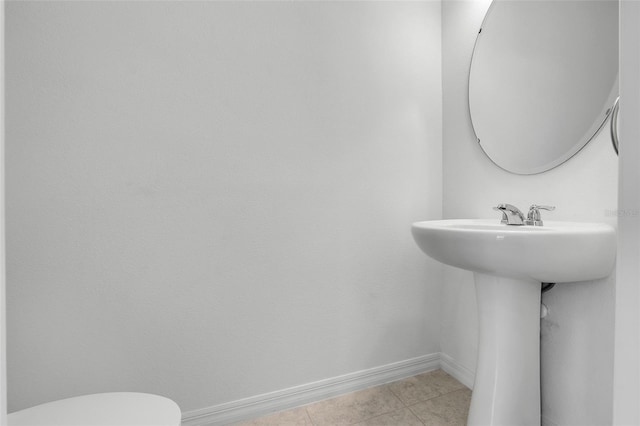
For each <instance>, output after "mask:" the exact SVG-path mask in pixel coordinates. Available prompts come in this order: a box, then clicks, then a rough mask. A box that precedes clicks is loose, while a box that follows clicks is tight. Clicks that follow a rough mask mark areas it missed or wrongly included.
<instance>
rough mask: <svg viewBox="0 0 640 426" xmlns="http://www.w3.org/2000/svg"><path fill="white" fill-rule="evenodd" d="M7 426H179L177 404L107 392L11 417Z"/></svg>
mask: <svg viewBox="0 0 640 426" xmlns="http://www.w3.org/2000/svg"><path fill="white" fill-rule="evenodd" d="M7 421H8V426H27V425H28V426H54V425H55V426H63V425H64V426H134V425H135V426H179V425H180V421H181V413H180V407H178V404H176V403H175V402H173V401H172V400H170V399H169V398H165V397H163V396H159V395H152V394H148V393H138V392H108V393H96V394H91V395H82V396H77V397H74V398H67V399H61V400H59V401H53V402H48V403H46V404H41V405H37V406H35V407H31V408H27V409H24V410H20V411H16V412H14V413H10V414H9V416H8V418H7Z"/></svg>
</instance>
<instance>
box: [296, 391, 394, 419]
mask: <svg viewBox="0 0 640 426" xmlns="http://www.w3.org/2000/svg"><path fill="white" fill-rule="evenodd" d="M306 408H307V412H308V413H309V417H311V421H312V422H313V424H314V425H315V426H323V425H331V426H337V425H350V424H354V423H358V422H361V421H364V420H367V419H370V418H372V417H376V416H380V415H382V414H385V413H390V412H392V411H396V410H399V409H402V408H403V405H402V402H400V400H399V399H398V398H397V397H396V396H395V395H394V394H393V392H391V391H390V390H389V387H388V385H384V386H376V387H374V388H369V389H365V390H361V391H358V392H353V393H350V394H347V395H343V396H339V397H336V398H333V399H328V400H326V401H320V402H316V403H315V404H311V405H307V406H306Z"/></svg>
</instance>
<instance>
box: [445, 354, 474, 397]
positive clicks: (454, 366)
mask: <svg viewBox="0 0 640 426" xmlns="http://www.w3.org/2000/svg"><path fill="white" fill-rule="evenodd" d="M440 368H442V369H443V370H444V371H445V372H446V373H447V374H449V375H450V376H452V377H453V378H455V379H456V380H458V381H459V382H460V383H462V384H463V385H465V386H466V387H468V388H469V389H473V382H474V381H475V377H476V375H475V372H473V371H471V370H469V369H468V368H467V367H465V366H464V365H462V364H460V363H458V361H456V360H455V359H453V358H451V357H450V356H449V355H447V354H445V353H444V352H441V353H440Z"/></svg>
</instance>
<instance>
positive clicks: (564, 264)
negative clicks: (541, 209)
mask: <svg viewBox="0 0 640 426" xmlns="http://www.w3.org/2000/svg"><path fill="white" fill-rule="evenodd" d="M411 231H412V233H413V238H414V239H415V240H416V243H417V244H418V246H419V247H420V249H421V250H422V251H423V252H424V253H426V254H427V255H428V256H429V257H432V258H434V259H436V260H438V261H440V262H442V263H446V264H447V265H451V266H456V267H458V268H462V269H467V270H469V271H474V272H481V273H484V274H490V275H497V276H502V277H510V278H518V279H529V280H534V281H538V282H554V283H559V282H570V281H587V280H594V279H598V278H603V277H606V276H607V275H609V274H610V273H611V270H612V269H613V265H614V263H615V258H616V233H615V230H614V229H613V228H612V227H611V226H609V225H605V224H600V223H578V222H553V221H545V222H544V226H526V225H525V226H511V225H503V224H501V223H499V221H496V220H484V219H455V220H433V221H426V222H416V223H414V224H413V227H412V229H411Z"/></svg>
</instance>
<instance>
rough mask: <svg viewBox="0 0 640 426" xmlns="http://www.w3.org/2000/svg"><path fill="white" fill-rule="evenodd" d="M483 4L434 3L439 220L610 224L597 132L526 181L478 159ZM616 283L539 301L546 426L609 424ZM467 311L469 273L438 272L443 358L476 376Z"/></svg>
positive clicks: (610, 172)
mask: <svg viewBox="0 0 640 426" xmlns="http://www.w3.org/2000/svg"><path fill="white" fill-rule="evenodd" d="M489 3H490V2H489V1H486V0H485V1H448V0H447V1H444V2H443V3H442V8H443V9H442V28H443V32H442V55H443V59H442V61H443V63H442V65H443V66H442V76H443V160H444V161H443V164H444V169H443V170H444V175H443V185H444V186H443V188H444V189H443V215H444V217H445V218H465V217H466V218H468V217H478V218H497V217H496V215H495V212H494V211H492V209H491V208H492V207H493V206H494V205H496V204H497V203H503V202H509V203H512V204H515V205H517V206H520V207H522V208H527V207H528V206H529V205H530V204H533V203H539V204H550V205H555V206H556V207H557V208H556V210H555V211H554V212H545V213H546V214H545V217H547V218H549V220H574V221H587V222H588V221H590V222H605V223H610V224H612V225H615V224H616V217H615V214H611V213H610V212H614V211H615V210H616V209H617V174H618V168H617V157H616V155H615V153H614V151H613V149H612V147H611V142H610V139H609V134H608V131H607V130H605V131H603V132H601V134H600V135H599V136H598V137H597V138H596V139H595V140H593V141H592V142H591V143H589V144H588V145H587V147H586V148H584V149H583V150H582V151H580V152H579V153H578V154H577V155H576V156H575V157H574V158H572V159H570V160H569V161H568V162H567V163H565V164H563V165H562V166H560V167H558V168H556V169H553V170H551V171H549V172H546V173H543V174H540V175H533V176H517V175H513V174H509V173H507V172H505V171H503V170H501V169H499V168H498V167H496V166H495V165H494V164H493V163H491V161H490V160H489V159H488V158H487V157H486V156H485V155H484V153H483V152H482V150H481V148H480V147H479V146H478V144H477V143H476V140H475V136H474V134H473V129H472V126H471V121H470V118H469V112H468V100H467V89H468V84H467V79H468V75H469V74H468V72H469V63H470V60H471V53H472V50H473V44H474V42H475V38H476V34H477V32H478V29H479V28H480V24H481V23H482V19H483V17H484V14H485V12H486V9H487V8H488V6H489ZM614 286H615V278H614V277H610V278H609V279H605V280H600V281H594V282H585V283H572V284H559V285H557V286H556V287H555V288H554V289H553V290H551V291H550V292H549V293H547V294H545V296H544V302H545V303H546V304H547V306H548V307H549V308H550V313H549V315H548V317H547V318H545V319H544V320H543V321H542V322H541V327H542V360H541V363H542V391H543V394H542V405H543V406H542V411H543V420H544V421H545V422H546V423H548V424H553V423H555V424H562V425H582V426H584V425H603V424H611V415H612V386H613V384H612V380H613V378H612V372H613V323H614V321H613V320H614ZM476 345H477V324H476V305H475V290H474V285H473V276H472V274H471V273H470V272H466V271H462V270H457V269H453V268H446V269H445V281H444V286H443V302H442V338H441V346H442V352H443V353H444V354H446V355H448V356H450V357H451V358H453V359H454V360H455V361H456V362H457V363H459V364H460V365H462V366H463V367H466V368H467V369H469V370H472V371H473V370H474V369H475V357H476Z"/></svg>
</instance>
